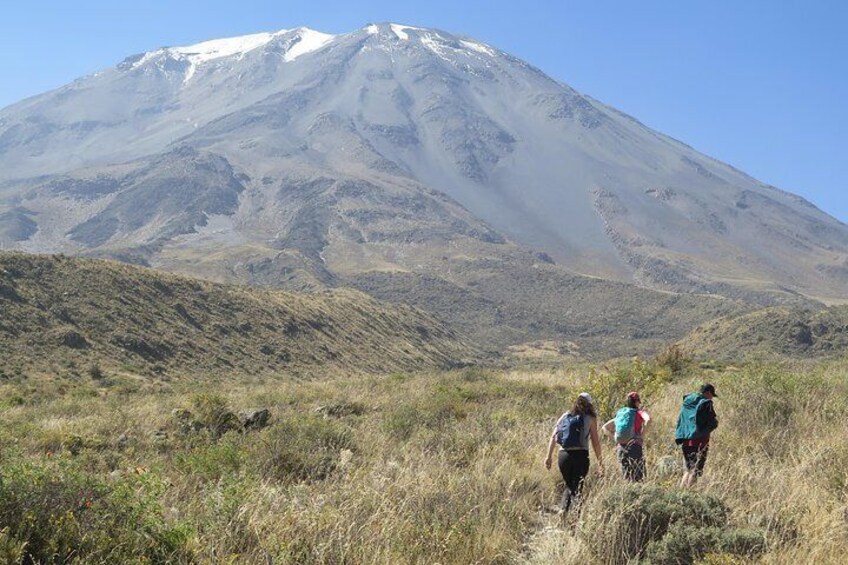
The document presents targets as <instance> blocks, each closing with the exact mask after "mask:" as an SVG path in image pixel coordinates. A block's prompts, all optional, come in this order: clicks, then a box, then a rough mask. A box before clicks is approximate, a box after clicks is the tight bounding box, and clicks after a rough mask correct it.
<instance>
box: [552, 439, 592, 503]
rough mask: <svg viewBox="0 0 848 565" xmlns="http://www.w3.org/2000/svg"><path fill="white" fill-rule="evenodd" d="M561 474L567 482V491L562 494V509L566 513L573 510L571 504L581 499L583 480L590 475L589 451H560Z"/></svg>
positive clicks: (558, 461)
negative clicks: (570, 509)
mask: <svg viewBox="0 0 848 565" xmlns="http://www.w3.org/2000/svg"><path fill="white" fill-rule="evenodd" d="M557 463H559V472H560V473H562V478H563V480H564V481H565V491H564V492H563V493H562V503H561V504H562V509H563V510H565V511H566V512H567V511H568V509H569V508H571V503H572V502H573V501H574V500H575V499H579V497H580V491H581V490H583V479H585V478H586V475H588V474H589V450H588V449H574V450H570V451H567V450H564V449H562V450H560V452H559V459H558V460H557Z"/></svg>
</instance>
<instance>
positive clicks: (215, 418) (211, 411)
mask: <svg viewBox="0 0 848 565" xmlns="http://www.w3.org/2000/svg"><path fill="white" fill-rule="evenodd" d="M191 405H192V408H193V415H194V417H195V419H196V421H197V422H199V423H200V424H201V425H202V426H203V427H204V428H206V429H207V430H209V431H211V432H212V434H213V435H214V436H215V437H221V436H222V435H224V434H225V433H227V432H229V431H232V430H238V429H241V422H240V421H239V419H238V416H236V415H235V413H234V412H233V411H232V410H230V408H229V406H228V405H227V400H226V399H225V398H224V397H222V396H220V395H217V394H206V393H204V394H198V395H195V396H194V397H193V398H192V401H191Z"/></svg>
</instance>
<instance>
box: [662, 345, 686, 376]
mask: <svg viewBox="0 0 848 565" xmlns="http://www.w3.org/2000/svg"><path fill="white" fill-rule="evenodd" d="M654 360H655V361H656V363H657V365H658V366H660V367H662V368H665V369H668V370H669V371H670V372H671V374H672V375H676V374H678V373H680V372H681V371H683V369H685V368H686V365H688V364H689V363H690V359H689V356H688V355H686V353H685V352H684V351H683V349H682V348H681V347H680V346H679V345H677V344H674V345H669V346H668V347H666V348H665V349H663V350H662V351H660V352H659V353H658V354H657V356H656V358H655V359H654Z"/></svg>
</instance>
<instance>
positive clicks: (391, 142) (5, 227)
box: [0, 24, 848, 346]
mask: <svg viewBox="0 0 848 565" xmlns="http://www.w3.org/2000/svg"><path fill="white" fill-rule="evenodd" d="M0 248H6V249H20V250H26V251H32V252H57V251H61V252H65V253H74V254H87V255H94V256H106V257H112V258H118V259H121V260H124V261H129V262H136V263H140V264H144V265H150V266H154V267H159V268H163V269H168V270H173V271H180V272H186V273H191V274H194V275H200V276H203V277H205V278H210V279H213V280H218V281H223V282H238V283H249V284H258V285H264V286H272V287H280V288H291V289H320V288H326V287H338V286H353V287H356V288H360V289H363V290H366V291H367V292H369V293H372V294H373V295H375V296H379V297H382V298H387V299H391V300H397V301H408V302H410V303H412V304H415V305H418V306H422V307H426V308H428V309H430V310H432V311H434V312H438V313H440V314H442V315H443V316H444V317H445V318H446V319H448V321H451V322H455V327H458V328H462V329H463V330H470V331H472V332H476V334H478V335H477V337H481V338H484V341H485V342H486V343H487V345H497V346H499V345H502V344H504V343H516V342H519V341H522V340H527V339H535V338H539V337H544V338H556V339H559V338H567V339H571V338H573V337H575V336H578V337H582V338H589V337H592V336H597V335H599V334H604V335H603V336H602V337H603V340H607V338H611V337H615V339H618V340H625V341H626V340H633V339H636V340H638V339H646V334H647V339H658V340H662V339H678V338H679V337H681V336H682V335H684V334H685V333H686V332H687V331H688V330H689V329H691V328H692V327H694V325H696V324H698V323H700V322H702V321H704V320H706V319H709V317H711V316H715V315H716V314H717V313H719V314H720V313H725V314H726V313H729V312H731V311H737V310H738V309H739V307H738V306H736V305H734V304H731V303H730V302H728V301H721V300H714V299H709V298H703V297H702V296H698V295H701V294H718V295H722V296H724V297H730V298H733V299H741V300H743V301H746V302H753V303H758V304H772V303H776V302H786V301H801V302H803V301H805V300H808V299H819V300H825V301H838V300H844V299H846V298H848V227H846V226H845V225H843V224H841V223H840V222H838V221H837V220H835V219H833V218H831V217H829V216H827V215H826V214H824V213H823V212H821V211H820V210H818V209H816V208H815V207H814V206H812V205H810V204H809V203H807V202H805V201H804V200H803V199H801V198H799V197H797V196H794V195H791V194H788V193H785V192H782V191H780V190H777V189H775V188H773V187H769V186H765V185H763V184H761V183H759V182H757V181H756V180H754V179H752V178H750V177H748V176H746V175H744V174H743V173H741V172H739V171H737V170H734V169H732V168H731V167H729V166H727V165H724V164H722V163H719V162H717V161H715V160H712V159H710V158H709V157H706V156H704V155H701V154H699V153H697V152H696V151H694V150H693V149H692V148H690V147H687V146H686V145H684V144H682V143H680V142H677V141H675V140H672V139H669V138H668V137H666V136H663V135H662V134H659V133H657V132H655V131H653V130H651V129H649V128H647V127H645V126H644V125H642V124H640V123H639V122H638V121H636V120H634V119H633V118H630V117H629V116H625V115H623V114H621V113H620V112H618V111H616V110H614V109H612V108H609V107H607V106H605V105H603V104H601V103H599V102H597V101H595V100H593V99H592V98H590V97H587V96H585V95H582V94H580V93H578V92H576V91H574V90H573V89H571V88H569V87H568V86H566V85H564V84H562V83H559V82H557V81H554V80H552V79H551V78H549V77H547V76H545V75H544V74H543V73H542V72H541V71H539V70H538V69H535V68H533V67H532V66H530V65H528V64H526V63H524V62H523V61H520V60H518V59H516V58H514V57H512V56H510V55H508V54H506V53H503V52H501V51H499V50H497V49H495V48H493V47H491V46H488V45H485V44H482V43H480V42H478V41H474V40H471V39H469V38H464V37H460V36H456V35H453V34H450V33H447V32H443V31H439V30H430V29H421V28H413V27H409V26H399V25H396V24H381V25H369V26H366V27H364V28H362V29H360V30H356V31H354V32H351V33H348V34H343V35H338V36H329V35H326V34H321V33H319V32H315V31H313V30H308V29H305V28H300V29H295V30H284V31H281V32H277V33H269V34H257V35H253V36H245V37H241V38H231V39H225V40H215V41H211V42H205V43H201V44H197V45H193V46H188V47H178V48H162V49H158V50H154V51H151V52H149V53H145V54H141V55H137V56H134V57H130V58H128V59H126V60H125V61H123V62H122V63H121V64H119V65H117V66H116V67H114V68H111V69H106V70H104V71H102V72H99V73H96V74H94V75H91V76H88V77H84V78H82V79H80V80H78V81H75V82H74V83H72V84H70V85H67V86H65V87H63V88H60V89H58V90H56V91H53V92H49V93H46V94H44V95H41V96H37V97H34V98H31V99H28V100H25V101H22V102H20V103H18V104H15V105H13V106H10V107H8V108H5V109H3V110H0ZM579 275H589V276H579ZM600 278H603V279H608V280H612V281H618V282H619V283H622V282H626V283H631V284H632V283H636V284H638V285H639V286H641V287H647V288H654V289H656V290H661V291H673V292H675V293H687V294H690V296H687V297H679V296H677V295H671V294H667V293H666V292H661V293H657V292H653V293H652V292H648V291H645V290H644V289H641V288H636V287H633V286H623V285H617V284H615V283H609V282H605V281H601V280H599V279H600ZM574 288H580V289H582V291H581V292H577V293H571V292H570V291H571V289H574ZM681 304H682V305H684V306H683V307H678V306H680V305H681ZM616 308H618V309H619V310H618V311H616ZM604 312H606V313H608V315H605V314H603V313H604ZM658 312H659V313H662V315H660V316H659V317H658V314H657V313H658ZM663 316H665V317H663ZM668 319H671V322H670V323H669V322H668ZM610 323H612V324H613V325H612V326H610V325H609V324H610ZM456 324H459V325H456ZM482 324H487V326H486V328H483V327H482ZM482 333H485V334H486V335H480V334H482Z"/></svg>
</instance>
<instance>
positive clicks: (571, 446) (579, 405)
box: [545, 392, 604, 512]
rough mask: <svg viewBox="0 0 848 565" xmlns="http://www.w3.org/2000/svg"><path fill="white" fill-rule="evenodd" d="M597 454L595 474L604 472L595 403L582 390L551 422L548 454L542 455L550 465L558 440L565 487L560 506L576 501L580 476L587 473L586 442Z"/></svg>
mask: <svg viewBox="0 0 848 565" xmlns="http://www.w3.org/2000/svg"><path fill="white" fill-rule="evenodd" d="M590 441H591V442H592V448H593V449H594V450H595V456H596V457H597V458H598V474H599V475H603V473H604V462H603V455H602V453H601V442H600V440H599V439H598V422H597V415H596V414H595V407H594V406H592V396H591V395H590V394H589V393H588V392H581V393H580V395H579V396H578V397H577V400H575V402H574V406H573V407H572V408H571V410H569V411H568V412H566V413H565V414H563V415H562V416H561V417H560V419H559V420H558V421H557V424H556V426H554V431H553V433H552V434H551V441H550V443H549V444H548V456H547V457H546V458H545V468H547V469H550V468H551V463H552V458H553V453H554V446H555V445H557V444H559V446H560V448H559V457H558V460H557V462H558V463H559V471H560V473H562V479H563V480H564V481H565V491H564V492H563V493H562V502H561V508H562V511H563V512H568V509H569V508H571V503H572V502H575V501H577V502H579V500H580V492H581V491H582V489H583V479H585V478H586V475H588V474H589V442H590Z"/></svg>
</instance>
